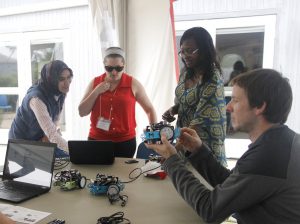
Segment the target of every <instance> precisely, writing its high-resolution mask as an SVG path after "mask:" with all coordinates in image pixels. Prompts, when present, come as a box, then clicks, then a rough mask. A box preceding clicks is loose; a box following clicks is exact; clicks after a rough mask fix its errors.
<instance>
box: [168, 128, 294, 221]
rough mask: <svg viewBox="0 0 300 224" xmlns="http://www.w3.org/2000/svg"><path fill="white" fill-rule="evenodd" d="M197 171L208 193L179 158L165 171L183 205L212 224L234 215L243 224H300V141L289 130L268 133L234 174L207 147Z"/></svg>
mask: <svg viewBox="0 0 300 224" xmlns="http://www.w3.org/2000/svg"><path fill="white" fill-rule="evenodd" d="M189 160H190V162H191V164H192V165H193V167H194V168H195V169H196V170H197V171H198V172H199V173H200V174H201V175H202V176H203V177H204V178H205V179H206V180H207V181H208V182H209V183H210V184H211V185H212V186H213V187H214V189H213V190H208V189H207V188H206V187H205V186H204V185H203V184H202V183H201V182H200V181H199V180H198V179H197V178H196V177H195V176H194V175H193V174H192V173H191V172H190V171H189V170H188V169H187V168H186V166H185V165H184V162H183V161H182V160H181V159H180V158H179V156H178V155H173V156H171V157H170V158H169V159H167V160H166V161H165V163H164V169H165V170H166V172H167V173H168V175H169V177H170V178H171V180H172V182H173V184H174V186H175V188H176V189H177V191H178V192H179V194H180V195H181V196H182V197H183V198H184V200H185V201H186V202H187V203H188V204H189V205H190V206H191V207H192V208H193V209H194V210H195V211H196V212H197V213H198V215H199V216H201V217H202V218H203V219H204V220H205V221H207V222H216V221H217V222H218V221H219V222H221V221H222V220H224V219H226V218H227V217H228V216H230V215H232V214H234V217H236V218H237V220H238V223H247V224H248V223H249V224H250V223H253V224H259V223H263V224H268V223H272V224H276V223H278V224H284V223H287V224H293V223H295V224H296V223H297V224H299V223H300V136H299V135H298V134H296V133H295V132H294V131H292V130H290V129H289V128H288V127H287V126H285V125H279V126H276V127H273V128H271V129H269V130H267V131H266V132H265V133H264V134H262V135H261V136H260V137H259V138H258V139H257V140H256V141H255V142H254V143H252V144H250V145H249V149H248V150H247V152H245V153H244V155H243V156H242V157H241V158H240V159H239V160H238V161H237V164H236V166H235V168H234V169H233V170H232V171H230V170H228V169H226V168H224V167H223V166H221V165H220V164H219V163H218V162H217V161H216V160H215V158H214V156H213V154H212V153H211V151H210V149H209V148H207V147H206V146H205V145H203V146H202V147H201V149H199V150H198V151H197V153H195V154H192V155H191V156H190V157H189Z"/></svg>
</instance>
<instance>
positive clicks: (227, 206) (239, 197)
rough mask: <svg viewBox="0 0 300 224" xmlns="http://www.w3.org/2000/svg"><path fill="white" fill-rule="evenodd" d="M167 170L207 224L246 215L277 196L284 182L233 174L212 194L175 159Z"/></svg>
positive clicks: (264, 177) (169, 161) (182, 194)
mask: <svg viewBox="0 0 300 224" xmlns="http://www.w3.org/2000/svg"><path fill="white" fill-rule="evenodd" d="M164 169H165V171H166V172H167V174H168V176H169V177H170V179H171V180H172V182H173V185H174V186H175V188H176V190H177V192H178V193H179V194H180V195H181V196H182V198H183V199H184V200H185V201H186V202H187V203H188V204H189V205H190V206H191V207H192V208H193V209H194V210H195V211H196V212H197V214H198V215H199V216H200V217H201V218H203V219H204V220H205V221H206V222H221V221H222V220H224V219H226V218H227V217H229V216H230V215H231V214H233V213H236V212H239V211H244V213H245V211H247V209H253V208H255V206H256V205H257V206H259V204H260V202H262V201H263V200H265V199H266V198H268V197H270V196H271V195H272V194H276V191H278V186H279V185H282V180H280V179H276V178H270V177H266V176H261V175H249V174H239V173H238V172H233V173H232V174H230V175H229V176H228V177H227V178H226V179H225V180H224V181H223V183H221V184H217V185H216V186H215V188H214V189H213V190H209V189H208V188H207V187H206V186H205V185H204V184H203V183H201V182H200V180H199V179H197V178H196V177H195V176H194V175H193V174H192V172H191V171H189V170H188V168H187V167H186V166H185V165H184V162H183V161H182V160H181V159H180V158H179V157H178V155H173V156H171V157H170V158H168V159H167V160H166V161H165V163H164Z"/></svg>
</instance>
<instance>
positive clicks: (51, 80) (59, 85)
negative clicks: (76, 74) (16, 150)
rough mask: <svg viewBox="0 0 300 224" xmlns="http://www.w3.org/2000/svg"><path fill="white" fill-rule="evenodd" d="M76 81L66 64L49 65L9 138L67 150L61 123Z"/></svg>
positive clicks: (30, 89) (18, 117)
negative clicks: (70, 88) (68, 97)
mask: <svg viewBox="0 0 300 224" xmlns="http://www.w3.org/2000/svg"><path fill="white" fill-rule="evenodd" d="M72 78H73V72H72V70H71V69H70V68H69V67H68V66H67V65H66V64H65V63H64V62H62V61H60V60H55V61H51V62H50V63H48V64H45V65H44V66H43V68H42V71H41V77H40V79H39V80H38V82H37V83H36V84H34V85H33V86H31V87H30V88H29V89H28V91H27V93H26V95H25V97H24V99H23V101H22V105H21V106H20V107H19V108H18V111H17V114H16V117H15V118H14V120H13V122H12V125H11V128H10V130H9V138H10V139H25V140H34V141H47V142H53V143H56V144H57V147H58V148H60V149H63V150H67V149H68V144H67V141H66V140H65V139H64V138H63V137H62V136H61V133H60V130H59V128H58V127H57V124H58V122H59V118H60V114H61V111H62V109H63V105H64V101H65V97H66V94H67V93H68V92H69V87H70V84H71V81H72Z"/></svg>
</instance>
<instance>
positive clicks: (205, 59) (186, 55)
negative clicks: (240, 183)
mask: <svg viewBox="0 0 300 224" xmlns="http://www.w3.org/2000/svg"><path fill="white" fill-rule="evenodd" d="M178 54H179V56H180V57H181V58H182V61H183V63H184V68H183V69H182V70H181V73H180V77H179V82H178V85H177V87H176V89H175V105H174V106H172V107H171V108H169V109H168V110H167V111H166V112H165V113H164V114H163V119H164V120H167V121H169V122H170V121H172V119H174V115H175V114H178V118H177V126H178V127H190V128H193V129H195V130H196V131H197V133H198V135H199V136H200V138H201V139H202V141H203V142H204V143H206V144H207V145H208V146H209V147H210V148H211V150H212V151H213V152H214V155H215V156H216V158H217V159H218V161H219V162H220V163H221V164H222V165H224V166H226V165H227V163H226V155H225V148H224V140H225V136H226V103H225V98H224V85H223V79H222V77H221V69H220V64H219V62H218V61H217V57H216V50H215V48H214V45H213V41H212V38H211V36H210V34H209V33H208V32H207V31H206V30H205V29H204V28H202V27H194V28H191V29H188V30H186V31H185V32H184V34H183V35H182V38H181V40H180V51H179V53H178ZM177 148H178V149H179V148H180V145H179V144H178V145H177Z"/></svg>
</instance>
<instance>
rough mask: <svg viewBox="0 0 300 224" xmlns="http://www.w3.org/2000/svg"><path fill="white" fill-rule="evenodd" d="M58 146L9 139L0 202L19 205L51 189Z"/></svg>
mask: <svg viewBox="0 0 300 224" xmlns="http://www.w3.org/2000/svg"><path fill="white" fill-rule="evenodd" d="M55 148H56V144H54V143H44V142H37V141H27V140H16V139H9V140H8V144H7V149H6V156H5V162H4V168H3V176H2V181H0V200H6V201H10V202H15V203H19V202H22V201H25V200H28V199H31V198H33V197H36V196H38V195H41V194H44V193H46V192H48V191H49V190H50V189H51V184H52V175H53V168H54V161H55V159H54V150H55Z"/></svg>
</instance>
